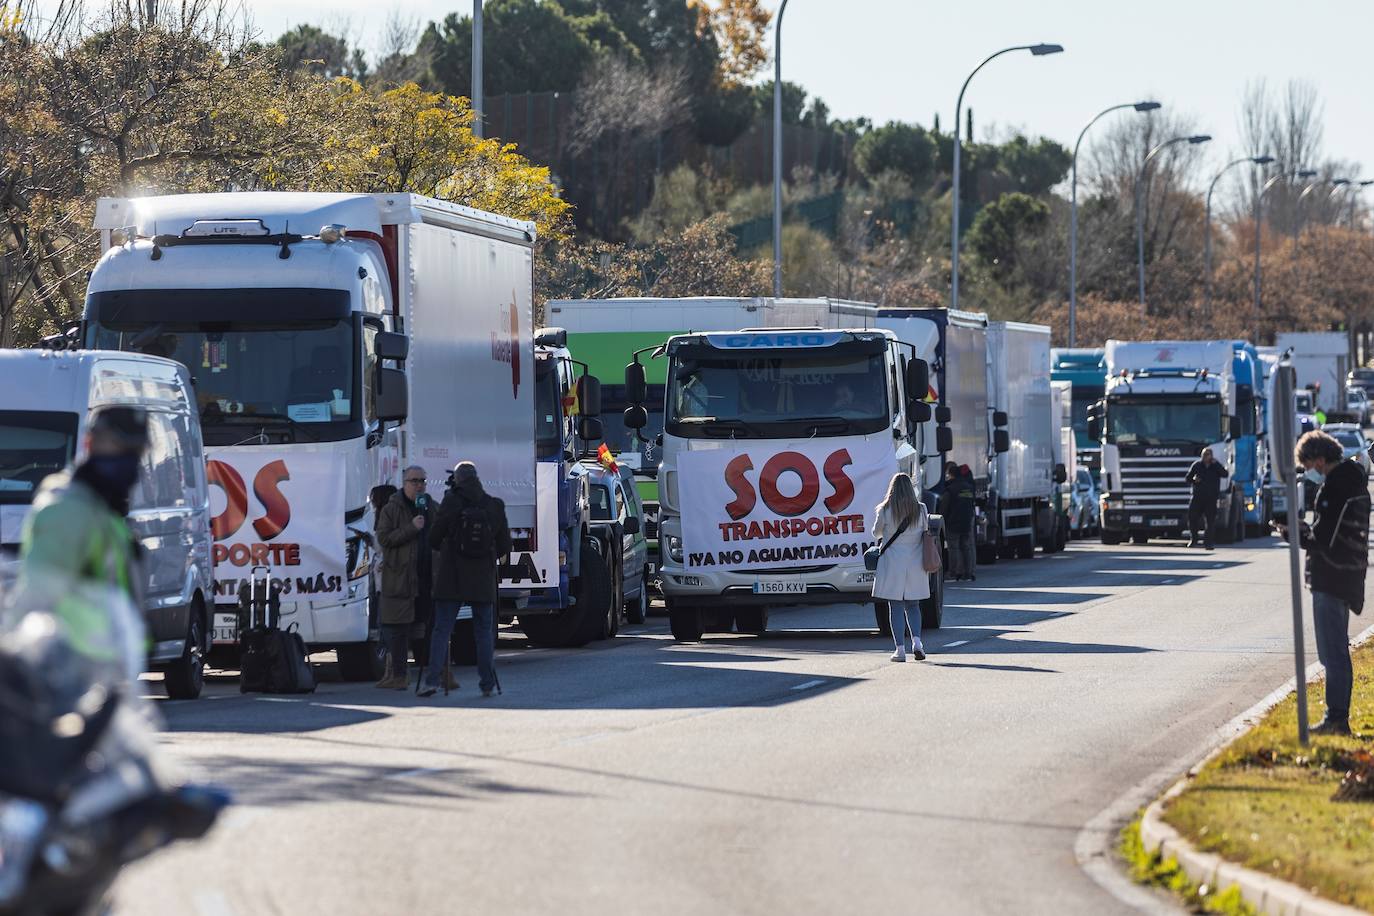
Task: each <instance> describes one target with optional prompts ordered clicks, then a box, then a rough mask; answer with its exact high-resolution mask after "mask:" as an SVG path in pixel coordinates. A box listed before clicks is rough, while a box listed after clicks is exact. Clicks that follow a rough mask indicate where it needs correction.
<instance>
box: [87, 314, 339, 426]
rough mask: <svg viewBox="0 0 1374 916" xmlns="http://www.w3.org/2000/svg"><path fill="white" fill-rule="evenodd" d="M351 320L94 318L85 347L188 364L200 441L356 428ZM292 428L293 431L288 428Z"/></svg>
mask: <svg viewBox="0 0 1374 916" xmlns="http://www.w3.org/2000/svg"><path fill="white" fill-rule="evenodd" d="M355 336H356V331H355V327H354V322H353V321H351V320H349V319H346V318H345V319H322V320H314V321H291V322H290V323H281V324H273V323H269V322H253V323H247V322H239V321H228V322H205V323H191V322H152V323H146V324H145V323H139V324H124V323H97V324H96V325H95V326H94V327H93V333H92V340H91V346H93V347H96V348H98V349H102V350H139V351H142V352H144V353H152V354H155V355H157V356H166V357H170V358H171V359H174V360H176V361H177V362H179V363H182V364H183V365H185V366H186V368H187V369H189V370H190V373H191V378H192V381H193V383H194V385H195V390H196V402H197V403H198V404H199V406H200V419H201V424H202V426H203V427H204V429H205V437H206V441H207V443H209V444H212V445H227V444H233V443H236V442H239V441H240V440H242V439H243V438H244V437H245V436H246V435H248V434H249V433H250V432H251V431H252V429H255V428H259V427H262V426H268V425H280V426H282V427H284V428H285V429H289V430H291V432H292V435H293V441H294V440H301V441H317V440H326V439H329V440H337V439H344V438H350V437H352V436H356V435H360V433H359V432H358V431H357V429H356V426H357V424H358V423H360V422H361V419H362V409H361V408H362V405H361V404H359V394H360V386H359V385H358V380H357V379H356V378H355V376H356V375H357V374H358V373H357V372H356V371H355V365H354V364H355V362H356V356H355V354H356V352H357V349H358V345H357V342H356V339H355ZM296 433H299V435H296Z"/></svg>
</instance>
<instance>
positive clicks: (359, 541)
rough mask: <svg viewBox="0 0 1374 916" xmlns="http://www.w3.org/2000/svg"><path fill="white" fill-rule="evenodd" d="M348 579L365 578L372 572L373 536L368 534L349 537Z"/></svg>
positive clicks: (351, 580)
mask: <svg viewBox="0 0 1374 916" xmlns="http://www.w3.org/2000/svg"><path fill="white" fill-rule="evenodd" d="M347 565H348V580H349V581H350V582H353V581H356V580H358V579H361V578H363V577H364V576H366V575H367V574H368V573H370V572H372V538H370V537H368V536H367V535H366V534H359V535H358V536H357V537H351V538H349V539H348V564H347Z"/></svg>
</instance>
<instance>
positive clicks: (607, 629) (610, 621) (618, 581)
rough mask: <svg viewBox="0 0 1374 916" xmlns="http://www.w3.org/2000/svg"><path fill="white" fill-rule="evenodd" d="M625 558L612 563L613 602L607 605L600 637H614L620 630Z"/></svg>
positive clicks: (622, 609) (623, 605)
mask: <svg viewBox="0 0 1374 916" xmlns="http://www.w3.org/2000/svg"><path fill="white" fill-rule="evenodd" d="M623 562H624V560H623V559H622V560H617V561H616V562H615V563H614V564H612V565H611V603H610V604H609V605H608V606H607V607H606V613H605V614H603V615H602V618H603V619H602V623H601V635H600V636H598V637H597V638H598V639H614V638H615V635H616V634H617V633H619V632H620V615H621V613H622V612H623V611H624V608H625V574H624V571H623V567H622V564H623Z"/></svg>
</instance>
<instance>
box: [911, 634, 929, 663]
mask: <svg viewBox="0 0 1374 916" xmlns="http://www.w3.org/2000/svg"><path fill="white" fill-rule="evenodd" d="M911 657H912V658H914V659H916V661H918V662H923V661H925V660H926V647H925V646H924V645H922V643H921V637H919V636H913V637H912V638H911Z"/></svg>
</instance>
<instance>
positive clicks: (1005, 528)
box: [988, 321, 1059, 557]
mask: <svg viewBox="0 0 1374 916" xmlns="http://www.w3.org/2000/svg"><path fill="white" fill-rule="evenodd" d="M988 398H989V400H990V402H991V403H990V404H989V407H990V408H991V409H992V411H993V412H994V413H997V412H1001V413H1005V414H1006V415H1007V433H1008V436H1009V438H1010V440H1011V441H1010V446H1011V447H1010V448H1009V449H1007V451H1005V452H1003V453H1000V454H998V455H997V456H996V457H995V458H994V459H993V463H992V481H991V485H990V491H991V492H992V493H994V494H995V498H996V502H997V514H996V518H997V520H998V522H999V524H1000V527H1001V539H1000V542H1001V544H1002V545H1003V552H1004V553H1008V554H1014V555H1016V556H1019V557H1029V556H1031V555H1032V554H1033V553H1034V552H1035V545H1036V543H1037V542H1042V543H1051V542H1053V540H1055V539H1056V538H1055V536H1054V530H1053V529H1054V515H1053V513H1052V512H1051V511H1050V499H1051V496H1052V495H1053V490H1054V463H1055V462H1054V453H1055V449H1056V442H1057V440H1058V437H1059V433H1058V428H1057V426H1056V425H1055V422H1054V419H1053V418H1052V405H1051V399H1050V329H1049V328H1048V327H1046V326H1044V325H1038V324H1022V323H1020V322H1015V321H990V322H988Z"/></svg>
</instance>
